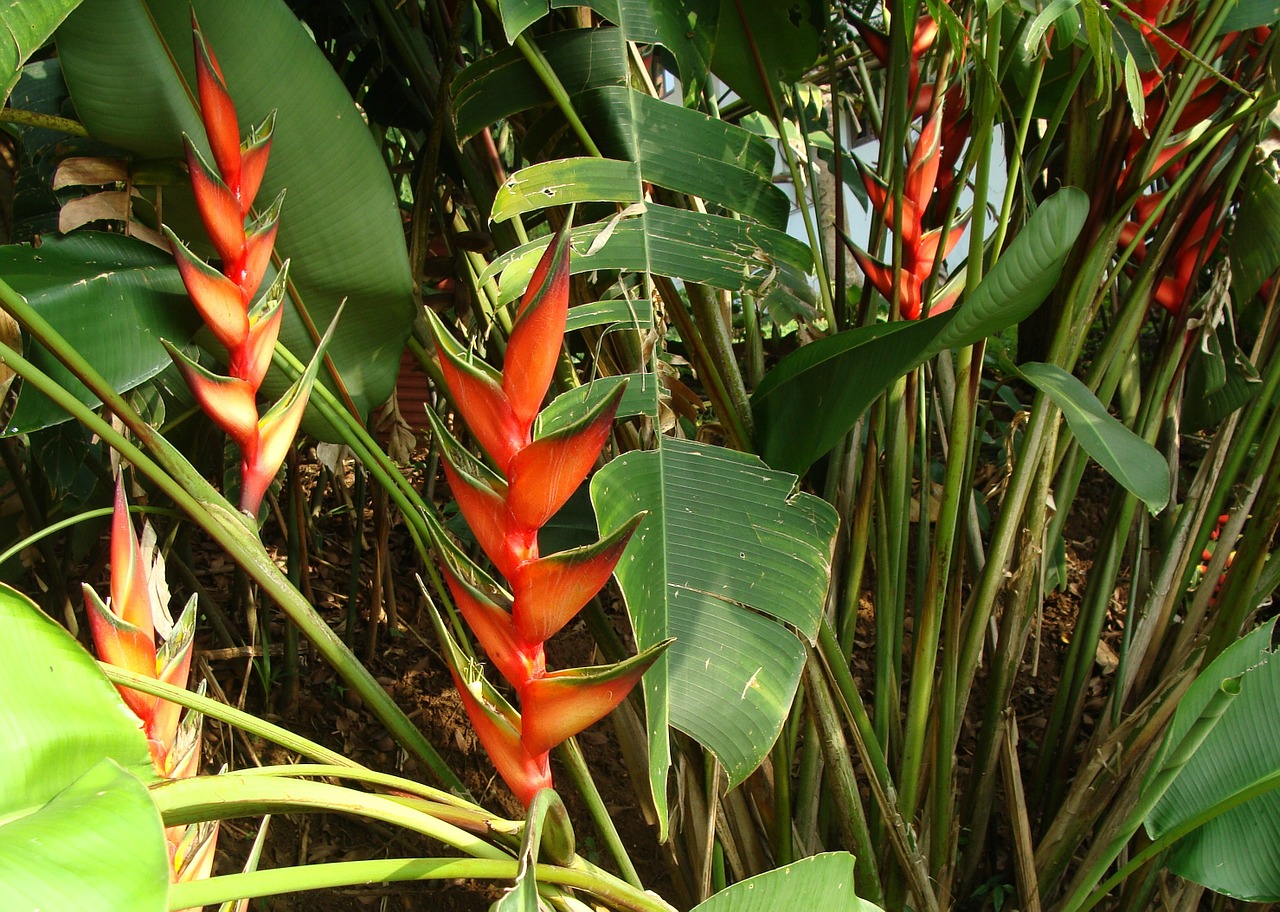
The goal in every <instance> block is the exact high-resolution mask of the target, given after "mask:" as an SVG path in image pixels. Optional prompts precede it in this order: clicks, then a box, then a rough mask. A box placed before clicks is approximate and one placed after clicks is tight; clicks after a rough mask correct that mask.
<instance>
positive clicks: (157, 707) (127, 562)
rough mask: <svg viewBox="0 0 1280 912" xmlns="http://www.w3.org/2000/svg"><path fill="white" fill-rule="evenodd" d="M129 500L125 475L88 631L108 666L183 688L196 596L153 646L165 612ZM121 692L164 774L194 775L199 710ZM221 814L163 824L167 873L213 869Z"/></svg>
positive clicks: (89, 608) (191, 874) (89, 605)
mask: <svg viewBox="0 0 1280 912" xmlns="http://www.w3.org/2000/svg"><path fill="white" fill-rule="evenodd" d="M152 573H153V571H152V569H151V568H149V567H147V566H146V564H145V562H144V559H143V553H142V549H141V547H140V546H139V544H138V539H137V536H136V535H135V534H134V531H133V523H131V522H130V520H129V506H128V503H127V502H126V499H125V493H124V482H123V479H117V481H116V495H115V509H114V511H113V514H112V521H111V595H110V598H109V599H108V600H107V601H106V602H103V601H102V599H101V598H100V597H99V596H98V593H97V592H95V591H94V590H93V588H92V587H91V586H89V585H88V584H87V583H86V584H85V585H84V586H83V587H82V588H83V590H84V604H85V611H86V613H87V614H88V617H89V631H90V633H91V635H92V637H93V645H94V649H95V650H96V651H97V653H98V657H99V658H100V659H101V660H102V661H103V662H106V663H107V664H108V665H114V666H116V667H117V668H123V669H125V670H127V671H131V672H134V673H135V674H139V675H143V676H145V677H148V678H153V679H155V680H158V681H163V682H165V683H166V684H172V685H173V686H174V687H186V686H187V678H188V675H189V674H190V670H191V647H192V641H193V639H194V634H195V622H196V608H195V605H196V597H195V596H194V595H193V596H192V597H191V600H190V601H188V602H187V605H186V607H185V608H184V609H183V610H182V613H181V614H180V615H179V616H178V620H177V621H176V622H175V623H174V624H173V626H172V628H171V629H170V631H169V633H168V635H167V636H166V637H165V638H164V643H163V644H162V645H161V646H160V648H159V649H157V648H156V627H155V619H156V618H157V617H165V618H167V617H168V613H167V610H166V609H165V607H164V606H162V605H160V604H158V599H157V597H156V595H155V591H156V590H155V589H154V588H153V586H152V585H151V575H152ZM118 690H119V691H120V696H121V697H123V698H124V701H125V703H126V704H127V705H128V707H129V709H131V710H132V711H133V714H134V715H135V716H137V718H138V727H139V728H141V729H142V731H143V733H144V734H145V735H146V736H147V744H148V746H149V747H150V748H151V762H152V765H153V766H154V767H155V771H156V773H158V774H159V775H160V776H162V777H164V778H166V779H184V778H187V777H189V776H194V775H196V773H197V772H198V770H199V766H200V725H201V716H200V714H199V713H197V712H187V713H186V715H180V714H181V711H182V707H180V706H179V705H178V704H176V703H172V702H170V701H168V700H162V699H160V698H159V697H153V696H151V695H150V694H144V693H141V692H140V691H136V690H131V689H130V688H128V687H120V688H118ZM217 832H218V827H217V823H216V821H210V822H205V823H193V824H188V825H185V826H173V827H169V828H168V829H167V830H165V838H166V840H167V841H168V844H169V860H170V871H169V875H170V879H171V880H172V881H173V882H174V883H180V882H184V881H190V880H198V879H201V878H205V877H208V876H209V872H210V870H212V867H213V855H214V846H215V844H216V842H217Z"/></svg>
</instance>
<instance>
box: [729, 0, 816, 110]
mask: <svg viewBox="0 0 1280 912" xmlns="http://www.w3.org/2000/svg"><path fill="white" fill-rule="evenodd" d="M827 20H828V16H827V4H826V2H825V0H798V2H792V3H748V2H742V3H738V2H735V0H727V2H726V3H725V4H724V9H723V10H722V11H721V13H720V18H719V28H718V29H717V30H716V38H715V53H714V54H713V55H712V57H711V71H712V72H713V73H715V74H716V75H717V76H719V77H720V78H721V79H723V80H724V81H725V84H726V85H728V86H729V88H731V89H733V90H734V91H735V92H737V93H738V95H739V96H740V97H741V98H742V99H743V100H744V101H746V102H747V103H748V104H750V105H751V106H752V107H753V108H755V109H756V110H757V111H763V112H764V113H766V114H772V112H771V111H770V107H769V94H770V92H772V94H773V96H774V98H775V99H776V100H777V102H778V105H779V107H780V108H781V107H782V106H783V104H784V96H783V95H782V90H783V87H784V86H789V85H791V84H792V83H793V82H795V81H796V80H798V79H799V78H800V77H801V76H803V75H804V74H805V72H806V71H807V70H808V69H809V68H810V67H811V66H813V63H814V61H816V60H817V59H818V54H819V53H820V52H821V51H822V47H823V44H822V42H823V34H824V32H825V31H826V24H827ZM762 71H763V73H764V75H765V78H766V79H768V80H769V84H768V85H767V86H766V84H765V83H764V82H763V81H762V79H761V72H762Z"/></svg>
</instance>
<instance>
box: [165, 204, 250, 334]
mask: <svg viewBox="0 0 1280 912" xmlns="http://www.w3.org/2000/svg"><path fill="white" fill-rule="evenodd" d="M162 227H163V230H164V233H165V236H166V237H167V238H168V240H169V249H170V250H172V251H173V258H174V261H175V262H176V263H177V264H178V273H179V274H180V275H181V276H182V284H183V285H185V286H186V289H187V295H188V296H189V297H190V298H191V301H192V303H194V304H195V305H196V310H197V311H198V312H199V313H200V319H202V320H204V322H205V325H206V326H208V327H209V329H210V330H211V331H212V332H213V334H214V336H215V337H216V338H217V340H218V341H219V342H221V343H222V345H223V347H224V348H226V349H227V350H228V351H233V350H234V349H236V348H239V347H240V346H241V345H243V344H244V341H245V338H246V337H247V336H248V334H249V319H248V317H247V316H245V312H244V300H243V299H242V297H241V294H240V288H239V287H238V286H237V285H236V284H235V283H234V282H232V281H231V280H230V279H228V278H227V277H226V276H224V275H223V274H222V273H220V272H218V270H216V269H214V268H213V267H212V266H209V265H208V264H207V263H205V262H204V260H201V259H200V258H199V257H197V256H196V255H195V254H193V253H192V252H191V251H190V250H188V249H187V247H186V245H185V244H183V243H182V241H180V240H178V236H177V235H176V234H174V233H173V232H172V231H170V230H169V226H167V225H165V226H162Z"/></svg>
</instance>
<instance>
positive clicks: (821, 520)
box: [591, 438, 836, 821]
mask: <svg viewBox="0 0 1280 912" xmlns="http://www.w3.org/2000/svg"><path fill="white" fill-rule="evenodd" d="M795 483H796V479H795V477H794V476H791V475H787V474H784V473H781V472H774V471H772V470H770V469H768V468H767V467H765V466H764V465H763V464H762V463H761V462H760V461H759V460H758V459H757V458H755V457H754V456H750V455H748V454H745V453H738V452H734V451H731V450H726V449H722V448H720V447H714V446H708V445H705V444H699V443H693V442H689V441H681V440H675V439H671V438H663V439H662V441H661V444H660V446H659V448H658V449H657V450H653V451H648V452H632V453H627V454H625V455H623V456H621V457H619V458H617V459H615V460H613V461H612V462H610V463H609V464H608V465H606V466H605V467H604V468H603V469H601V470H600V471H599V472H598V473H597V474H596V476H595V478H594V479H593V480H592V483H591V497H592V501H593V503H594V504H595V507H596V513H597V516H598V517H599V522H600V531H601V533H602V534H604V535H608V534H609V533H610V532H612V531H613V530H614V529H617V528H618V527H619V526H621V525H623V524H624V523H626V522H628V521H630V519H631V518H632V517H633V516H634V515H635V514H637V513H639V512H641V511H648V516H647V517H646V519H645V520H644V522H643V523H642V524H641V525H640V527H639V529H638V530H637V531H636V533H635V534H634V535H633V536H632V539H631V544H630V545H629V546H628V549H627V551H626V553H625V554H624V555H623V557H622V560H621V561H620V562H619V564H618V567H617V569H616V570H615V573H616V575H617V577H618V581H619V582H620V584H621V586H622V591H623V594H624V595H625V596H626V599H627V605H628V608H629V611H630V614H631V619H632V623H633V625H634V627H635V632H636V644H637V646H638V647H639V648H640V649H646V648H648V647H651V646H653V645H655V644H657V643H660V642H662V641H663V640H665V639H667V638H668V637H672V636H674V637H675V638H676V642H675V643H674V644H673V645H672V646H671V648H670V649H669V650H668V651H667V653H666V654H665V655H664V656H663V657H662V658H661V659H659V660H658V662H657V663H656V664H655V665H654V667H653V668H652V669H650V671H649V672H648V674H647V675H646V676H645V677H644V679H643V687H644V693H645V704H646V707H647V711H648V712H647V715H648V720H649V728H650V733H649V751H650V785H651V787H652V790H653V794H654V798H655V800H656V801H657V803H658V807H659V810H660V817H661V818H663V819H664V821H665V817H666V776H667V770H668V767H669V765H670V747H669V743H668V737H667V727H668V726H671V727H674V728H677V729H679V730H681V731H683V732H685V733H686V734H689V735H690V736H692V737H693V738H695V739H696V740H697V741H699V742H701V743H702V744H703V745H705V746H706V747H708V748H709V749H710V750H712V751H713V752H714V753H715V754H716V756H717V757H718V758H719V759H720V762H721V763H722V764H723V765H724V768H725V771H726V772H727V773H728V776H729V781H730V783H731V784H737V783H739V782H741V781H742V780H743V779H744V778H746V776H747V775H749V774H750V773H751V771H752V770H754V769H755V768H756V766H758V765H759V763H760V761H761V760H762V759H763V757H764V756H765V754H767V753H768V751H769V749H770V747H771V746H772V744H773V742H774V740H775V739H776V738H777V735H778V732H779V730H780V728H781V725H782V722H783V721H784V720H785V718H786V716H787V713H788V711H789V710H790V707H791V701H792V698H793V697H794V695H795V690H796V685H797V684H798V682H799V675H800V669H801V666H802V665H803V663H804V648H803V644H802V643H801V641H800V640H799V639H798V638H797V636H796V634H795V633H793V632H792V630H791V629H789V628H794V629H795V630H797V631H799V632H800V634H801V635H802V636H805V637H812V636H813V635H814V634H815V633H816V631H817V625H818V622H819V620H820V618H821V612H822V605H823V602H824V599H825V595H826V587H827V579H828V574H829V572H830V560H831V548H832V544H833V539H834V536H835V531H836V515H835V511H834V510H833V509H832V508H831V506H830V505H829V504H827V503H826V502H825V501H823V500H820V499H818V498H816V497H813V496H812V495H809V494H802V493H797V492H796V490H795ZM784 624H786V625H788V626H784Z"/></svg>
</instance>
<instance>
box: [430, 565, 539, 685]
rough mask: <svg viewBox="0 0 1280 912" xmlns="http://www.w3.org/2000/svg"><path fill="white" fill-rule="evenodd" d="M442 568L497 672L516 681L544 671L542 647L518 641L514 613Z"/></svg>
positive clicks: (461, 609)
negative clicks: (526, 644)
mask: <svg viewBox="0 0 1280 912" xmlns="http://www.w3.org/2000/svg"><path fill="white" fill-rule="evenodd" d="M441 569H442V570H443V572H444V579H445V582H446V583H448V584H449V591H450V592H451V593H453V600H454V602H456V603H457V605H458V610H459V611H461V612H462V616H463V618H465V619H466V622H467V626H468V627H470V628H471V632H472V633H473V634H475V637H476V639H477V640H479V641H480V646H481V647H482V648H483V649H484V652H485V655H487V656H488V657H489V661H491V662H493V664H494V667H496V668H497V669H498V673H499V674H501V675H502V677H503V678H505V679H506V680H507V681H509V682H511V683H513V684H515V683H518V682H520V681H526V680H528V679H529V678H530V677H531V676H532V675H534V674H541V673H542V672H543V671H544V670H545V667H546V660H545V658H544V656H543V654H542V648H541V647H540V646H537V647H533V648H525V647H522V646H521V645H520V643H519V642H517V639H516V629H515V625H514V624H513V623H512V620H511V612H510V611H508V610H507V609H505V608H503V607H501V606H500V605H498V604H497V603H495V602H494V601H492V600H491V599H490V598H488V597H487V596H486V595H485V594H484V593H483V592H481V591H480V590H479V589H478V588H477V587H475V586H472V585H471V584H470V583H468V582H465V581H464V580H463V579H461V578H460V577H459V576H457V575H455V574H454V573H453V572H452V571H451V570H450V569H449V568H448V567H447V566H442V568H441ZM535 653H536V654H535Z"/></svg>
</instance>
